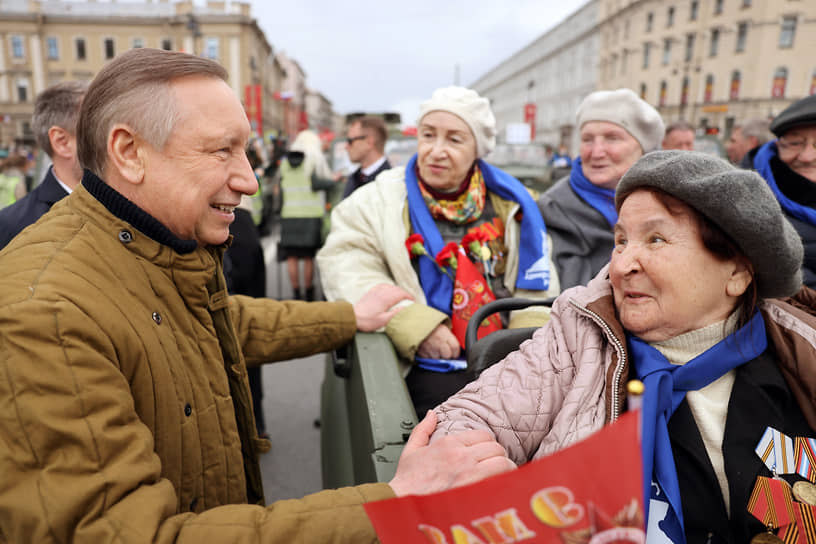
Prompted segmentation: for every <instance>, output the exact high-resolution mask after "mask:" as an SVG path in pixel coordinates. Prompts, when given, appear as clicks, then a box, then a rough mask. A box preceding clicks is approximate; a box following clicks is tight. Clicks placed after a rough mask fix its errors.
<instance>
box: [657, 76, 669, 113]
mask: <svg viewBox="0 0 816 544" xmlns="http://www.w3.org/2000/svg"><path fill="white" fill-rule="evenodd" d="M667 89H668V84H667V83H666V80H665V79H664V80H663V81H661V82H660V97H659V98H658V101H657V103H658V105H659V106H665V105H666V94H667Z"/></svg>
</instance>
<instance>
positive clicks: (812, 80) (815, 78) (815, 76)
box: [810, 68, 816, 94]
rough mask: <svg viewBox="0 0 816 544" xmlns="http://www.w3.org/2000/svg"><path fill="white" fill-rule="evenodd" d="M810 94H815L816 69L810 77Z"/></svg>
mask: <svg viewBox="0 0 816 544" xmlns="http://www.w3.org/2000/svg"><path fill="white" fill-rule="evenodd" d="M810 94H816V68H814V69H813V73H812V74H811V75H810Z"/></svg>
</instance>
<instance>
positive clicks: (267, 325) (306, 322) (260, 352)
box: [230, 295, 357, 366]
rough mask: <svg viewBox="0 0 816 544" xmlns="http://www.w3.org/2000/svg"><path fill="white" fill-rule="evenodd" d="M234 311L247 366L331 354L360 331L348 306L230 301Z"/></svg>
mask: <svg viewBox="0 0 816 544" xmlns="http://www.w3.org/2000/svg"><path fill="white" fill-rule="evenodd" d="M230 311H231V313H232V319H233V323H234V324H235V329H236V332H237V334H238V343H239V344H240V345H241V346H242V350H243V353H244V358H245V360H246V363H247V365H249V366H255V365H259V364H262V363H267V362H272V361H286V360H289V359H295V358H298V357H306V356H308V355H314V354H315V353H322V352H325V351H331V350H333V349H336V348H338V347H340V346H343V345H345V344H347V343H348V342H350V341H351V339H352V338H353V337H354V333H355V332H356V331H357V321H356V320H355V317H354V310H353V308H352V306H351V304H349V303H348V302H344V301H338V302H301V301H278V300H273V299H268V298H252V297H246V296H243V295H234V296H232V297H230Z"/></svg>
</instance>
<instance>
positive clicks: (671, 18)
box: [666, 6, 674, 26]
mask: <svg viewBox="0 0 816 544" xmlns="http://www.w3.org/2000/svg"><path fill="white" fill-rule="evenodd" d="M672 25H674V6H671V7H670V8H669V10H668V11H667V12H666V26H672Z"/></svg>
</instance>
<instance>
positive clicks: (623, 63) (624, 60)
mask: <svg viewBox="0 0 816 544" xmlns="http://www.w3.org/2000/svg"><path fill="white" fill-rule="evenodd" d="M628 60H629V50H628V49H624V50H623V53H621V75H623V74H625V73H626V64H627V61H628Z"/></svg>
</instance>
